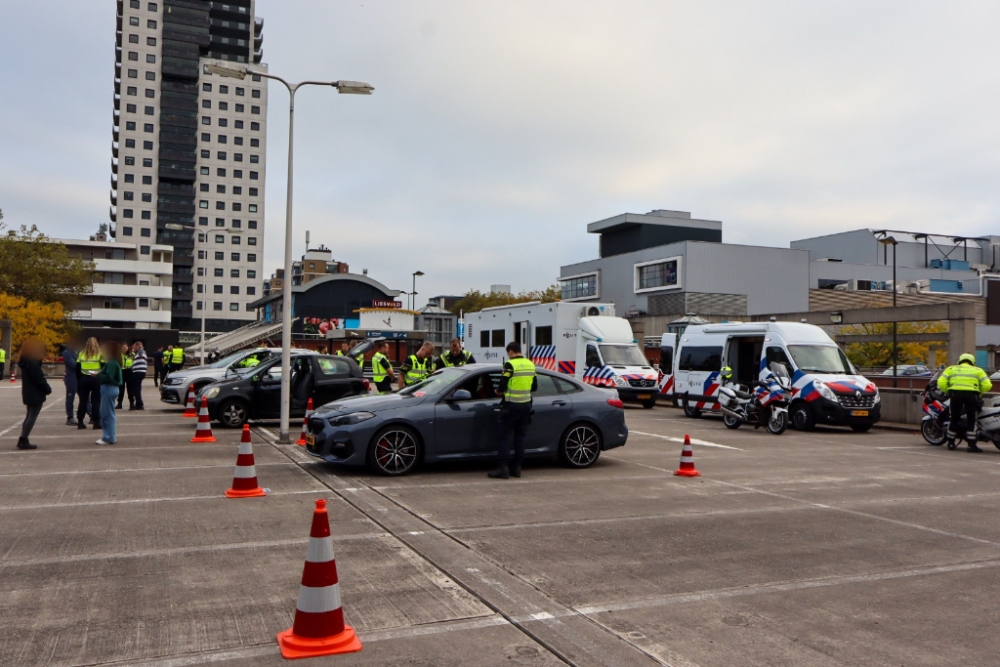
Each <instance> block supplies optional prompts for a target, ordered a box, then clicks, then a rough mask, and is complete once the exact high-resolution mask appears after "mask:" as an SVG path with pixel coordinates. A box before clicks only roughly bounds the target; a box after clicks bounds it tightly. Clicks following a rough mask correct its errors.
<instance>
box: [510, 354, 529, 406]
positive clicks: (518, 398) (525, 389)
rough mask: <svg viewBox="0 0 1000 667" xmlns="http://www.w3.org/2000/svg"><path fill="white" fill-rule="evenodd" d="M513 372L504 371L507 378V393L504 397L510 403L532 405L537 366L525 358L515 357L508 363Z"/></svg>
mask: <svg viewBox="0 0 1000 667" xmlns="http://www.w3.org/2000/svg"><path fill="white" fill-rule="evenodd" d="M507 363H509V364H510V365H511V367H512V368H513V371H510V370H506V369H505V370H504V373H503V374H504V375H505V376H507V392H506V393H505V394H504V395H503V397H504V400H506V401H507V402H508V403H530V402H531V385H533V384H534V383H535V364H533V363H531V360H530V359H525V358H524V357H514V358H513V359H511V360H510V361H508V362H507Z"/></svg>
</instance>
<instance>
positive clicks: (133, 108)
mask: <svg viewBox="0 0 1000 667" xmlns="http://www.w3.org/2000/svg"><path fill="white" fill-rule="evenodd" d="M136 109H138V107H137V106H136V105H134V104H126V105H125V113H135V112H136ZM132 125H133V126H134V125H135V123H132ZM125 129H128V128H127V127H126V128H125ZM132 129H135V127H133V128H132Z"/></svg>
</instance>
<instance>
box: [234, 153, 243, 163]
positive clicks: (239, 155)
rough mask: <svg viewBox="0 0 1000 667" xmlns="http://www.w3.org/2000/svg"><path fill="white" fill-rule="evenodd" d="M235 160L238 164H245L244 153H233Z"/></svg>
mask: <svg viewBox="0 0 1000 667" xmlns="http://www.w3.org/2000/svg"><path fill="white" fill-rule="evenodd" d="M233 159H234V160H236V161H237V162H243V153H233Z"/></svg>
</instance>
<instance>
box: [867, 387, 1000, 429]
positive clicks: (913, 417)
mask: <svg viewBox="0 0 1000 667" xmlns="http://www.w3.org/2000/svg"><path fill="white" fill-rule="evenodd" d="M924 384H926V383H924ZM879 393H880V394H882V421H885V422H895V423H897V424H914V425H919V424H920V420H921V419H923V418H924V408H923V405H924V394H923V387H921V388H920V389H913V390H910V389H879ZM998 395H1000V394H992V393H991V394H986V396H984V397H983V400H984V401H985V402H986V404H987V405H989V403H990V401H992V400H993V399H994V398H996V397H997V396H998Z"/></svg>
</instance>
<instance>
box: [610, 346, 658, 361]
mask: <svg viewBox="0 0 1000 667" xmlns="http://www.w3.org/2000/svg"><path fill="white" fill-rule="evenodd" d="M601 356H602V357H603V358H604V363H605V364H607V365H608V366H648V365H649V361H648V360H647V359H646V355H644V354H643V353H642V352H640V351H639V348H638V347H636V346H635V345H601Z"/></svg>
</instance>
